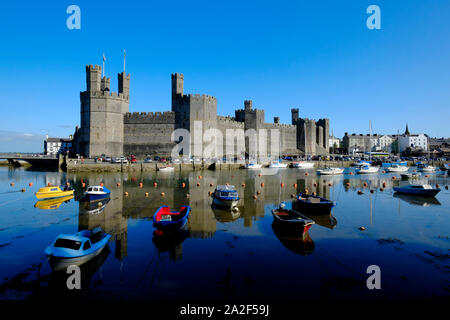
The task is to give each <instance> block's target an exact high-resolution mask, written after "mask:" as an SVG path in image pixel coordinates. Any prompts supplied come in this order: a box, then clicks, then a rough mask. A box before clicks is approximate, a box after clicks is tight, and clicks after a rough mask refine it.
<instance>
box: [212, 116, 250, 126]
mask: <svg viewBox="0 0 450 320" xmlns="http://www.w3.org/2000/svg"><path fill="white" fill-rule="evenodd" d="M217 123H218V124H219V125H220V126H222V127H225V128H233V129H244V128H245V123H244V122H241V121H236V119H235V118H234V117H230V116H217Z"/></svg>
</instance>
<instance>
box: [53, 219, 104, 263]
mask: <svg viewBox="0 0 450 320" xmlns="http://www.w3.org/2000/svg"><path fill="white" fill-rule="evenodd" d="M110 238H111V235H110V234H107V233H105V232H103V231H102V229H101V228H95V229H93V230H92V231H91V230H83V231H80V232H77V233H75V234H60V235H59V236H58V237H57V238H56V240H55V242H53V244H52V245H50V246H48V247H47V248H46V249H45V255H46V256H47V258H48V259H49V262H50V265H51V267H52V269H53V270H54V271H60V270H66V269H67V267H69V266H70V265H77V266H80V265H82V264H84V263H86V262H88V261H90V260H91V259H92V258H94V257H96V256H97V255H99V254H100V253H101V252H102V250H103V249H104V248H105V246H106V245H107V244H108V241H109V239H110Z"/></svg>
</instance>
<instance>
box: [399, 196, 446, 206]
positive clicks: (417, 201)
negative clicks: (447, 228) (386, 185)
mask: <svg viewBox="0 0 450 320" xmlns="http://www.w3.org/2000/svg"><path fill="white" fill-rule="evenodd" d="M394 198H399V199H401V200H403V201H405V202H408V203H409V204H412V205H415V206H422V207H429V206H431V205H436V206H440V205H441V203H440V202H439V200H438V199H436V198H435V197H424V196H413V195H407V194H399V193H394Z"/></svg>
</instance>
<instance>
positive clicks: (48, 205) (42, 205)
mask: <svg viewBox="0 0 450 320" xmlns="http://www.w3.org/2000/svg"><path fill="white" fill-rule="evenodd" d="M71 199H73V194H72V195H69V196H65V197H61V198H56V199H48V200H40V201H38V202H36V203H35V205H34V207H35V208H38V209H42V210H55V209H58V208H59V207H60V206H61V204H62V203H63V202H65V203H67V202H69V201H70V200H71Z"/></svg>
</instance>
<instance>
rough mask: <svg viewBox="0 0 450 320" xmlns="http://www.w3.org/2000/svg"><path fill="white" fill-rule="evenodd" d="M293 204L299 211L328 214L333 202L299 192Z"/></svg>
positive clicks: (333, 204)
mask: <svg viewBox="0 0 450 320" xmlns="http://www.w3.org/2000/svg"><path fill="white" fill-rule="evenodd" d="M293 206H294V208H295V209H296V210H298V211H300V212H301V213H309V214H330V211H331V208H332V207H334V206H335V203H334V202H333V201H330V200H328V199H325V198H321V197H319V196H314V195H309V194H305V193H299V194H298V195H297V198H296V201H295V202H294V204H293Z"/></svg>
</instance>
